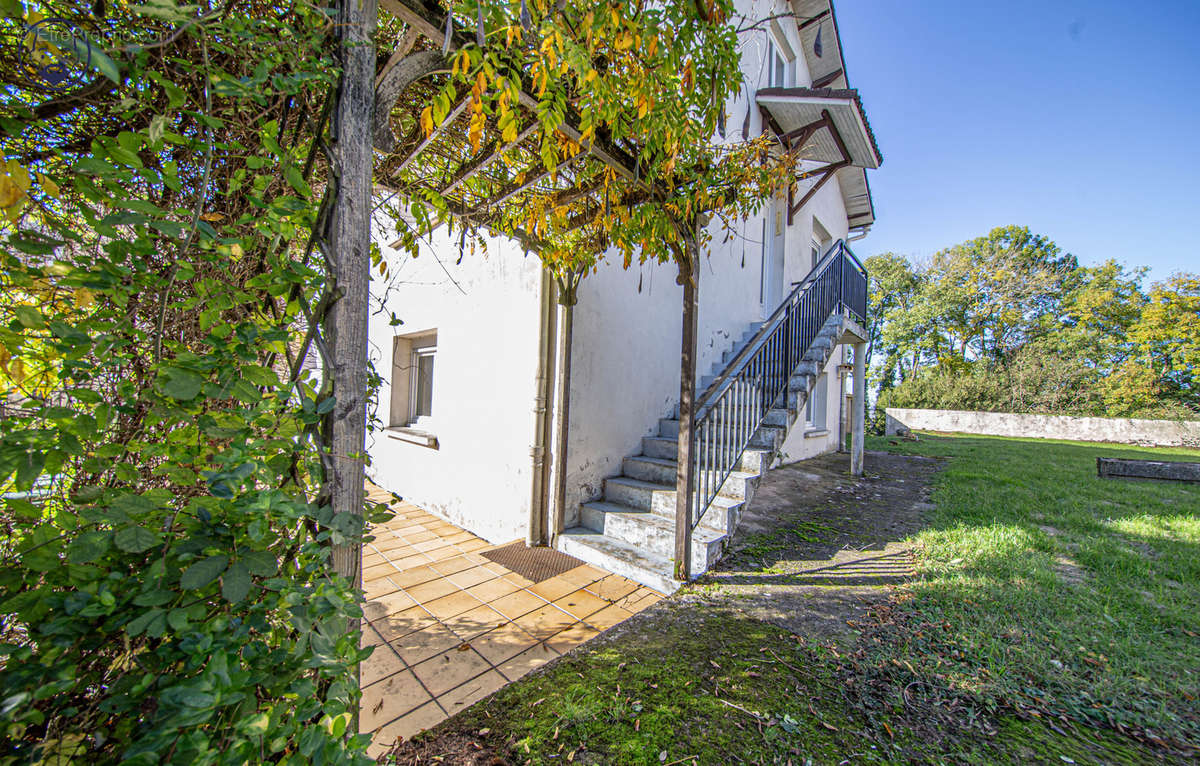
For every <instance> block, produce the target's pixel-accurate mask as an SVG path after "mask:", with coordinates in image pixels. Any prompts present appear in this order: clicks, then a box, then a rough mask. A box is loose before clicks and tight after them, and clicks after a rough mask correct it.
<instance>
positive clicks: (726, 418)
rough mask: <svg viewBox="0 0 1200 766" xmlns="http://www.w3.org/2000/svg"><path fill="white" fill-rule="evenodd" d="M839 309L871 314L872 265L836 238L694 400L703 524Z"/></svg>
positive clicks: (698, 507) (697, 511)
mask: <svg viewBox="0 0 1200 766" xmlns="http://www.w3.org/2000/svg"><path fill="white" fill-rule="evenodd" d="M840 309H846V310H848V311H849V312H850V313H851V314H853V315H854V316H855V317H856V318H857V319H858V321H860V322H863V321H865V319H866V315H867V270H866V269H865V268H863V265H862V263H860V262H859V260H858V259H857V258H855V257H854V253H852V252H850V248H848V247H847V246H846V243H845V242H844V241H842V240H838V241H837V242H836V243H835V244H834V245H833V246H832V247H831V248H829V250H828V251H827V252H826V253H825V255H824V256H823V257H822V258H821V260H820V261H819V262H818V263H817V265H816V267H814V268H813V270H812V271H811V272H810V273H809V275H808V276H807V277H805V278H804V280H803V281H802V282H800V283H799V284H797V285H796V288H795V289H794V290H792V292H791V293H790V294H789V295H788V297H787V298H786V299H784V301H783V302H782V303H781V304H780V305H779V308H777V309H776V310H775V312H774V313H773V314H771V316H770V317H769V318H768V319H767V320H766V321H765V322H763V324H762V327H761V328H760V329H759V331H758V332H757V333H756V334H755V335H754V337H753V338H751V339H750V342H749V343H747V344H746V347H745V348H743V349H742V350H741V352H740V353H738V354H737V355H736V356H735V357H734V358H733V359H732V360H731V361H730V362H729V365H728V366H727V367H726V368H725V369H724V371H722V372H721V374H720V375H718V376H717V378H716V380H714V381H713V382H712V385H710V386H709V387H708V388H707V389H706V390H705V391H704V393H703V394H702V395H701V396H700V397H699V399H698V400H697V402H696V410H695V412H696V416H695V420H694V423H695V425H694V428H693V429H692V433H693V435H694V439H695V443H694V446H693V449H692V455H693V458H692V460H693V463H692V470H693V471H694V473H693V476H694V477H695V497H694V498H693V500H694V502H692V503H689V504H688V506H689V507H690V508H692V509H694V510H693V511H692V513H693V514H694V519H693V520H692V521H691V525H692V528H693V529H694V528H695V527H696V526H698V525H699V524H700V520H701V519H703V518H704V514H705V513H706V512H707V511H708V507H709V505H710V504H711V503H712V501H713V499H714V498H716V496H717V495H718V494H719V493H720V490H721V485H722V484H724V483H725V480H726V479H728V478H729V475H730V474H731V473H733V471H734V470H735V469H736V468H737V465H738V463H739V462H740V461H741V458H742V453H744V452H745V451H746V447H748V446H749V445H750V442H751V440H752V439H753V437H754V434H755V433H756V432H757V431H758V429H759V427H760V426H762V424H763V421H764V420H765V419H766V417H767V413H768V412H769V411H770V410H771V408H772V407H776V406H786V397H787V394H788V383H789V381H790V380H791V377H792V373H793V371H794V370H795V369H796V367H797V365H799V364H800V362H801V360H803V359H804V355H805V354H806V353H808V350H809V348H810V347H811V346H812V344H813V341H814V340H816V338H817V335H818V334H819V333H820V332H821V327H822V326H823V325H824V324H825V321H826V320H827V319H829V317H830V316H831V315H832V314H833V313H834V312H835V311H838V310H840Z"/></svg>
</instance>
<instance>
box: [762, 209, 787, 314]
mask: <svg viewBox="0 0 1200 766" xmlns="http://www.w3.org/2000/svg"><path fill="white" fill-rule="evenodd" d="M786 205H787V202H786V201H785V200H781V199H778V198H776V199H773V200H772V201H771V207H770V209H769V210H768V211H767V221H766V226H765V228H766V231H765V232H764V236H763V262H762V312H763V317H764V318H765V317H768V316H770V315H771V313H772V312H774V311H775V309H777V308H778V307H779V304H780V302H782V301H783V253H784V229H785V225H784V224H785V218H784V208H785V206H786Z"/></svg>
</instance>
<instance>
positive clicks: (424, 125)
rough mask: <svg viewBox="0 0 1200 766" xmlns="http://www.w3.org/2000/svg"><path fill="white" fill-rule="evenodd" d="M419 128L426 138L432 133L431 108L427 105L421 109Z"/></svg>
mask: <svg viewBox="0 0 1200 766" xmlns="http://www.w3.org/2000/svg"><path fill="white" fill-rule="evenodd" d="M421 130H423V131H425V136H426V138H428V137H429V136H431V135H433V109H431V108H430V107H428V106H427V107H425V108H424V109H422V110H421Z"/></svg>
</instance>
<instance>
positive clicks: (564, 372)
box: [550, 272, 583, 544]
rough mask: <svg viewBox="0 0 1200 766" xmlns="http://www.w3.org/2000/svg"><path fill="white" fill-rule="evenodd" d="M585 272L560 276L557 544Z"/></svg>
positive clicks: (563, 515) (553, 531) (552, 530)
mask: <svg viewBox="0 0 1200 766" xmlns="http://www.w3.org/2000/svg"><path fill="white" fill-rule="evenodd" d="M582 277H583V273H582V272H575V273H572V274H568V275H566V276H563V277H558V278H557V279H556V280H555V281H556V282H557V283H558V303H559V305H561V306H562V307H563V311H562V333H561V334H560V335H559V336H558V359H559V362H558V364H559V368H558V390H557V391H556V392H555V399H556V400H557V403H558V410H557V411H556V413H555V420H556V423H555V434H554V479H555V485H554V522H553V524H551V528H550V542H551V544H554V542H556V541H557V540H558V535H559V533H560V532H562V531H563V527H564V525H565V523H566V518H567V442H568V438H567V437H568V435H569V433H568V429H569V423H570V416H571V336H572V333H573V330H574V324H575V310H574V309H575V304H576V302H577V301H578V296H577V295H576V288H578V287H579V280H580V279H581V278H582Z"/></svg>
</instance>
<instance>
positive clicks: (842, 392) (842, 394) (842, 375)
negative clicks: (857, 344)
mask: <svg viewBox="0 0 1200 766" xmlns="http://www.w3.org/2000/svg"><path fill="white" fill-rule="evenodd" d="M841 349H842V359H841V361H840V363H839V364H838V367H837V373H838V389H837V390H838V446H837V451H838V452H847V451H848V450H847V449H846V430H847V429H846V373H847V372H849V371H850V369H851V367H850V366H849V365H848V364H846V346H845V344H842V346H841Z"/></svg>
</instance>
